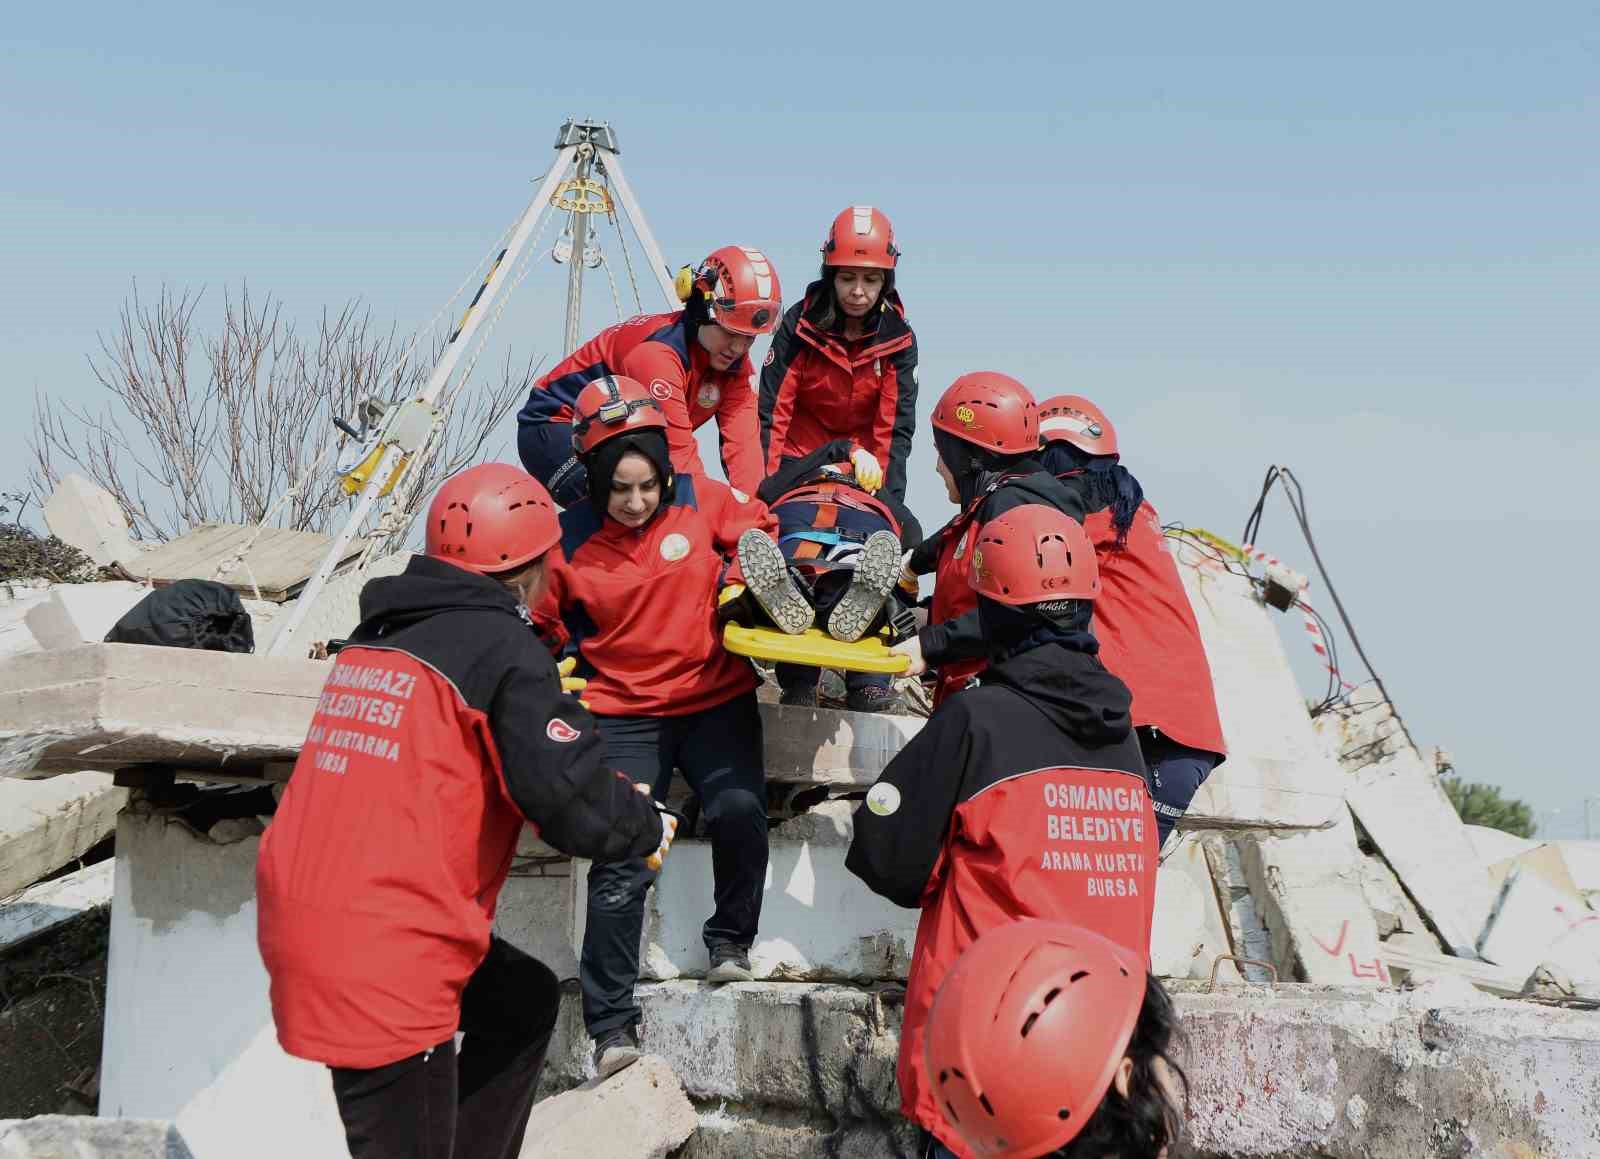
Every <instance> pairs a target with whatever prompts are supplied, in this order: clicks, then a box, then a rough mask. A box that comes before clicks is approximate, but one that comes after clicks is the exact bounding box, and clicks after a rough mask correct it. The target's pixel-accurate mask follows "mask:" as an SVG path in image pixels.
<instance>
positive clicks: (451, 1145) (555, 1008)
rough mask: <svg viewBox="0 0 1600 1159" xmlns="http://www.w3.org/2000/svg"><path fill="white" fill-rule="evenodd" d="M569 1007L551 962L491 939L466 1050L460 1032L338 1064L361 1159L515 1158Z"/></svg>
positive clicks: (340, 1090) (345, 1110) (355, 1154)
mask: <svg viewBox="0 0 1600 1159" xmlns="http://www.w3.org/2000/svg"><path fill="white" fill-rule="evenodd" d="M395 968H396V969H404V968H405V963H403V962H397V963H395ZM560 1009H561V988H560V984H559V983H558V982H557V981H556V976H555V975H554V974H553V973H551V972H550V970H549V969H548V968H546V967H545V965H544V963H542V962H540V961H539V960H538V959H536V958H531V957H529V956H528V955H527V954H524V953H523V952H522V951H521V950H519V949H517V948H516V947H514V946H512V945H510V944H509V943H507V942H503V941H501V940H500V939H499V938H490V939H489V953H488V954H487V955H486V956H485V957H484V959H483V962H482V963H481V964H480V965H479V966H478V968H477V969H476V970H475V971H473V974H472V977H471V978H470V979H468V981H467V985H466V988H465V989H464V990H463V991H462V992H461V1033H462V1040H461V1050H460V1053H459V1055H458V1054H457V1051H456V1043H455V1038H454V1037H451V1038H447V1039H445V1040H444V1041H443V1042H441V1043H440V1044H439V1045H438V1046H435V1047H432V1048H430V1049H428V1050H425V1051H423V1052H422V1053H420V1054H414V1055H412V1056H411V1057H410V1058H403V1059H401V1060H400V1061H399V1062H392V1063H390V1064H389V1065H388V1066H380V1067H376V1068H374V1069H372V1070H348V1069H344V1068H341V1067H330V1068H329V1069H330V1070H331V1071H332V1072H333V1094H334V1097H335V1098H336V1099H337V1100H338V1101H339V1117H340V1118H341V1119H343V1120H344V1132H345V1141H346V1142H347V1143H348V1144H349V1147H350V1154H351V1156H352V1159H455V1157H457V1156H459V1157H460V1159H515V1156H516V1155H517V1154H518V1153H519V1152H520V1151H521V1149H522V1134H523V1131H525V1130H526V1129H527V1126H528V1113H529V1112H530V1111H531V1110H532V1109H533V1093H534V1088H535V1087H537V1086H538V1085H539V1071H540V1070H541V1069H542V1068H543V1067H544V1055H545V1050H546V1049H547V1048H548V1047H549V1045H550V1035H551V1033H552V1032H553V1031H554V1030H555V1025H556V1015H557V1013H559V1011H560Z"/></svg>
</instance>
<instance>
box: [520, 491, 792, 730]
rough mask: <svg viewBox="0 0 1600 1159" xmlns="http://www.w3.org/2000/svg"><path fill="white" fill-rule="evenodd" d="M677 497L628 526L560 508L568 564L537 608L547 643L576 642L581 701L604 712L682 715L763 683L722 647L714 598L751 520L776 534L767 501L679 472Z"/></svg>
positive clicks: (556, 569) (556, 567)
mask: <svg viewBox="0 0 1600 1159" xmlns="http://www.w3.org/2000/svg"><path fill="white" fill-rule="evenodd" d="M673 486H674V494H673V498H672V501H671V503H670V504H666V503H664V504H663V505H662V506H661V508H660V510H658V511H657V512H656V515H655V517H654V518H653V519H651V520H650V522H649V523H647V524H645V525H644V526H643V527H641V528H639V529H638V530H636V531H635V530H631V529H629V528H627V527H624V526H623V525H622V524H620V523H618V522H617V521H616V520H614V519H612V518H610V517H609V516H606V517H602V516H600V515H598V514H596V512H595V511H594V509H593V508H592V507H591V506H590V505H588V504H584V505H583V506H582V507H574V508H572V509H571V510H568V511H564V512H562V513H561V533H562V534H561V554H562V555H564V556H565V558H564V559H563V560H561V561H560V562H556V561H555V557H554V555H552V556H551V557H550V558H551V565H550V567H549V575H550V584H549V587H548V589H547V591H546V593H545V597H544V599H543V601H541V603H540V605H539V607H538V609H537V611H536V612H535V614H534V620H535V623H536V624H538V626H539V628H540V630H541V632H543V633H544V634H545V636H546V639H554V640H557V641H561V642H563V643H566V644H568V645H569V646H571V647H572V648H575V649H576V651H577V654H578V656H579V657H580V662H579V666H578V674H579V675H582V676H586V677H588V680H589V687H588V688H587V689H585V690H584V693H583V698H584V699H585V700H587V701H588V702H589V703H590V704H591V705H592V706H593V707H594V711H595V712H596V713H597V714H599V715H601V716H684V715H687V714H688V713H691V712H700V711H701V710H703V709H707V708H715V707H716V706H717V705H719V704H723V703H725V702H727V701H729V700H731V699H733V698H734V697H735V696H738V695H739V694H741V693H744V692H748V691H750V690H751V689H753V688H754V687H755V686H756V675H755V669H754V668H752V667H751V666H750V662H749V661H748V660H746V659H744V658H742V657H739V656H733V655H730V654H729V653H728V652H726V651H724V650H723V647H722V635H721V633H720V632H719V631H718V630H717V624H716V595H717V588H718V582H719V579H720V578H721V575H722V571H723V557H724V556H725V555H726V554H728V553H730V552H732V551H733V550H734V549H735V548H736V547H737V546H738V543H739V536H740V534H741V533H743V532H744V531H746V530H748V529H749V528H752V527H759V528H761V529H762V530H763V531H766V532H767V533H768V534H769V535H774V536H775V535H776V534H777V530H778V521H777V520H776V519H774V518H773V517H772V515H771V514H770V513H769V512H768V511H767V508H766V504H764V503H762V502H761V501H760V500H759V499H750V498H748V497H746V496H744V495H741V494H739V493H737V492H735V491H733V490H732V489H731V488H729V487H727V486H726V485H724V484H722V483H719V482H717V481H716V480H714V479H707V478H705V477H703V476H698V477H697V476H693V475H679V476H677V478H676V480H675V481H674V484H673Z"/></svg>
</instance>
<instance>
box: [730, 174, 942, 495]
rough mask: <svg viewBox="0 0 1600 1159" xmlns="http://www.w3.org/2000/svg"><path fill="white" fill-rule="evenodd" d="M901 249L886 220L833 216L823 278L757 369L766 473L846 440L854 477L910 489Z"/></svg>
mask: <svg viewBox="0 0 1600 1159" xmlns="http://www.w3.org/2000/svg"><path fill="white" fill-rule="evenodd" d="M899 261H900V251H899V249H897V248H896V247H895V244H894V228H893V227H892V226H891V225H890V224H889V218H888V217H887V216H886V215H885V214H884V213H883V212H882V211H881V210H878V209H874V208H873V207H872V206H870V205H853V206H851V207H850V208H848V209H846V210H844V211H843V212H842V213H840V214H839V216H838V217H836V218H834V220H833V225H832V227H831V228H830V229H829V230H828V238H827V241H826V242H824V243H823V246H822V276H821V277H820V278H819V279H818V280H817V281H815V282H812V283H811V285H810V286H808V287H806V293H805V298H804V299H803V300H802V301H801V302H800V303H799V304H798V305H795V306H791V307H790V308H789V310H788V311H787V312H786V313H785V314H784V316H783V324H782V325H781V326H779V327H778V330H777V332H776V333H775V334H774V335H773V336H772V346H771V348H770V349H769V350H768V351H767V357H766V361H765V362H764V363H763V364H762V368H761V449H762V454H763V455H764V457H765V459H766V473H767V474H768V475H771V474H774V473H775V472H777V471H778V469H779V468H780V466H781V465H782V463H783V461H784V460H785V459H795V458H803V457H804V456H806V455H808V454H810V453H811V452H812V451H815V450H816V449H817V448H818V447H820V446H822V445H823V444H825V443H827V442H830V441H831V440H833V439H849V440H850V446H851V458H852V461H853V462H854V464H855V466H856V477H857V478H858V479H859V480H860V482H861V484H862V486H864V487H865V488H866V489H867V490H869V491H876V490H878V488H879V487H880V486H881V487H882V488H883V489H884V490H886V491H887V492H888V493H889V494H890V495H892V496H893V497H894V498H895V499H896V500H903V499H905V496H906V460H907V458H908V457H909V456H910V454H911V438H912V436H913V435H914V434H915V433H916V427H917V377H916V373H917V338H916V335H915V334H914V333H912V330H911V327H910V325H909V324H908V323H907V322H906V312H905V307H904V306H903V305H902V304H901V302H900V295H899V293H898V292H896V290H895V285H894V277H895V267H896V266H897V265H898V264H899Z"/></svg>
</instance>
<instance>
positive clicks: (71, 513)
mask: <svg viewBox="0 0 1600 1159" xmlns="http://www.w3.org/2000/svg"><path fill="white" fill-rule="evenodd" d="M44 521H45V525H46V526H47V527H49V528H50V534H51V535H54V536H55V537H56V538H57V539H59V540H61V541H62V542H63V543H70V544H71V545H72V546H73V547H75V548H77V549H78V550H79V551H81V552H83V554H84V555H87V556H88V557H89V558H90V559H92V560H94V561H95V563H97V564H99V565H100V566H101V567H106V566H108V565H110V564H113V563H131V562H132V561H134V560H136V559H138V558H139V546H138V545H137V544H135V543H134V542H133V540H132V539H131V538H130V537H129V536H128V517H127V516H126V515H124V514H123V512H122V508H121V506H119V505H118V503H117V500H116V498H115V496H113V495H112V494H111V492H109V491H107V490H106V489H105V488H104V487H102V486H100V485H99V484H98V483H96V482H94V481H93V480H92V479H87V478H85V477H84V476H82V475H78V474H72V475H67V476H66V477H65V478H63V479H62V480H61V482H59V483H57V484H56V489H55V490H54V491H52V492H51V493H50V498H48V499H46V500H45V503H44Z"/></svg>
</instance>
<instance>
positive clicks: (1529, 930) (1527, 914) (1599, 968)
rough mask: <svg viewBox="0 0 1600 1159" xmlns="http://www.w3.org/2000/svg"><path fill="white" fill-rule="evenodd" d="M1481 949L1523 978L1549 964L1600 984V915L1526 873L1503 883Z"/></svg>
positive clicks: (1500, 964)
mask: <svg viewBox="0 0 1600 1159" xmlns="http://www.w3.org/2000/svg"><path fill="white" fill-rule="evenodd" d="M1478 948H1479V951H1480V952H1481V953H1482V954H1483V956H1484V957H1485V958H1487V959H1488V960H1489V961H1491V962H1494V963H1495V964H1496V965H1499V966H1503V967H1505V968H1506V969H1508V970H1511V971H1513V972H1515V973H1519V974H1522V975H1523V976H1524V977H1526V976H1527V975H1528V974H1531V973H1532V972H1533V969H1534V967H1535V966H1538V965H1540V964H1541V963H1545V962H1550V963H1553V964H1555V965H1556V966H1559V967H1560V968H1561V969H1562V970H1563V971H1565V972H1566V973H1567V974H1568V975H1570V976H1571V977H1572V978H1573V979H1575V980H1577V981H1580V982H1600V914H1597V913H1595V912H1594V911H1593V910H1591V909H1590V908H1589V907H1588V906H1587V905H1585V904H1584V902H1583V901H1582V900H1580V899H1579V898H1578V897H1577V896H1576V895H1574V894H1571V893H1566V892H1563V891H1562V890H1559V889H1557V888H1556V887H1555V886H1553V885H1551V884H1550V882H1549V880H1548V879H1546V878H1545V877H1543V876H1541V875H1540V874H1538V873H1534V872H1532V871H1530V870H1526V869H1523V870H1518V871H1516V872H1514V873H1513V874H1512V875H1511V876H1510V878H1508V879H1507V881H1506V885H1505V888H1504V891H1503V892H1502V893H1501V895H1500V899H1499V902H1498V904H1497V905H1496V907H1495V911H1494V916H1493V917H1492V919H1491V920H1490V921H1489V923H1488V926H1487V928H1486V929H1485V930H1484V933H1483V938H1482V940H1481V941H1480V943H1479V947H1478Z"/></svg>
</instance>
